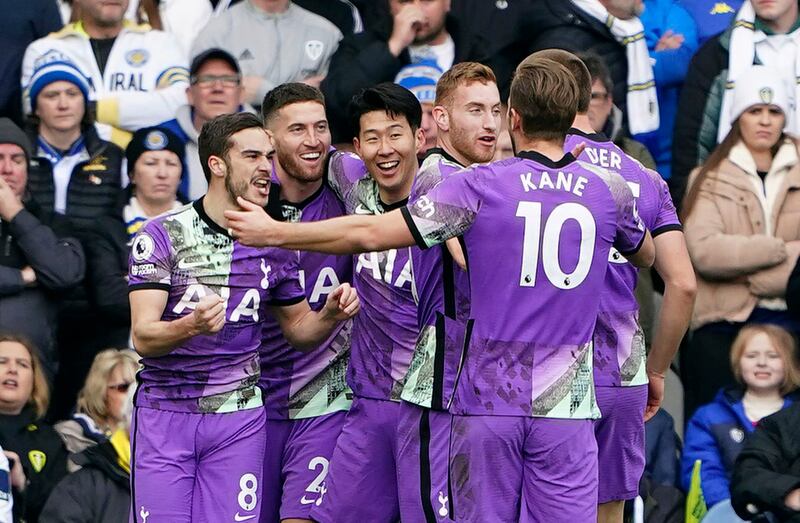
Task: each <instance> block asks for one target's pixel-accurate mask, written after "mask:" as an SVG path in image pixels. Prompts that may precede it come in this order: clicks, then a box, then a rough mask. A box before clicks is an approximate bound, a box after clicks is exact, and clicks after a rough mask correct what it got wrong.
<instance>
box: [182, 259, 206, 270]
mask: <svg viewBox="0 0 800 523" xmlns="http://www.w3.org/2000/svg"><path fill="white" fill-rule="evenodd" d="M204 265H206V262H204V261H201V262H191V263H190V262H187V261H186V260H185V259H180V260H178V269H180V270H182V271H186V270H189V269H196V268H197V267H203V266H204Z"/></svg>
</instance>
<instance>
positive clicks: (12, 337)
mask: <svg viewBox="0 0 800 523" xmlns="http://www.w3.org/2000/svg"><path fill="white" fill-rule="evenodd" d="M2 342H11V343H18V344H20V345H22V346H23V347H25V350H27V351H28V355H29V356H30V357H31V370H32V371H33V390H31V397H30V398H28V401H27V402H26V405H33V407H34V409H35V410H36V418H37V419H39V418H42V417H44V415H45V414H47V407H49V406H50V386H49V385H47V379H46V378H45V377H44V371H42V360H41V359H40V358H39V351H38V350H37V349H36V346H35V345H34V344H33V342H31V341H30V340H29V339H27V338H26V337H24V336H20V335H17V334H4V333H0V343H2Z"/></svg>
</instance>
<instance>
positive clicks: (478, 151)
mask: <svg viewBox="0 0 800 523" xmlns="http://www.w3.org/2000/svg"><path fill="white" fill-rule="evenodd" d="M447 112H448V113H449V118H448V124H449V125H448V133H449V137H450V143H451V144H452V146H453V148H454V149H455V150H456V152H457V153H458V154H459V155H460V156H462V157H463V158H464V160H466V164H467V165H469V164H472V163H484V162H488V161H490V160H491V159H492V158H493V157H494V153H495V149H496V148H497V133H498V132H499V131H500V127H501V124H502V118H501V114H500V92H499V91H498V90H497V84H495V83H492V82H487V83H485V84H484V83H481V82H472V83H470V84H467V85H464V84H462V85H460V86H458V87H457V88H456V90H455V91H454V92H453V97H452V101H451V104H450V107H449V108H448V109H447Z"/></svg>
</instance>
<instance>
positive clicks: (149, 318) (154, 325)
mask: <svg viewBox="0 0 800 523" xmlns="http://www.w3.org/2000/svg"><path fill="white" fill-rule="evenodd" d="M168 296H169V293H168V292H167V291H165V290H162V289H138V290H134V291H131V293H130V294H129V299H130V302H131V336H132V338H133V347H134V348H135V349H136V352H138V353H139V355H141V356H143V357H145V358H155V357H158V356H165V355H167V354H169V353H170V352H172V350H173V349H174V348H175V347H177V346H178V345H180V344H181V343H183V342H185V341H186V340H188V339H189V338H192V337H194V336H197V335H199V334H214V333H217V332H219V331H220V330H221V329H222V326H223V325H224V324H225V305H224V301H223V299H222V298H220V297H219V296H217V295H216V294H212V295H210V296H204V297H202V298H200V301H199V302H198V303H197V306H196V307H195V309H194V310H193V311H192V313H191V314H187V315H186V316H183V317H181V318H178V319H177V320H172V321H162V320H161V315H162V314H163V313H164V307H166V305H167V298H168Z"/></svg>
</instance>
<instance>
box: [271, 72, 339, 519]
mask: <svg viewBox="0 0 800 523" xmlns="http://www.w3.org/2000/svg"><path fill="white" fill-rule="evenodd" d="M261 113H262V115H263V119H264V125H265V126H266V128H267V130H268V131H269V133H270V135H271V136H272V142H273V144H274V146H275V157H274V161H273V165H274V172H273V184H272V186H271V188H270V194H269V202H268V203H267V210H268V212H270V214H271V215H272V216H273V217H275V219H278V220H285V221H289V222H308V221H316V220H324V219H327V218H334V217H336V216H342V215H343V214H345V211H344V206H343V205H342V202H341V201H340V200H339V199H338V198H337V196H336V194H335V193H334V192H333V190H332V189H331V188H330V186H329V185H328V184H327V183H325V180H324V178H325V173H326V171H327V166H328V151H329V149H330V146H331V134H330V130H329V129H328V120H327V117H326V116H325V99H324V97H323V96H322V93H321V92H320V91H319V89H317V88H316V87H311V86H309V85H306V84H303V83H288V84H283V85H280V86H278V87H276V88H275V89H273V90H272V91H270V92H269V93H267V96H266V97H265V98H264V102H263V103H262V104H261ZM300 275H301V284H302V286H303V289H304V290H305V295H306V299H307V300H308V303H309V305H310V306H311V308H312V309H315V310H317V309H319V308H321V307H322V306H323V305H324V303H325V299H326V298H327V296H328V295H329V294H330V293H331V292H332V291H333V290H334V289H335V288H336V287H338V286H339V284H340V283H342V282H350V281H352V278H353V258H352V256H349V255H347V256H333V255H326V254H319V253H313V252H305V251H304V252H301V253H300ZM351 330H352V323H351V322H347V323H342V324H341V325H340V327H339V328H337V330H335V331H334V332H333V333H332V334H331V335H330V336H329V337H328V338H327V339H326V340H324V341H323V342H322V343H320V344H319V345H318V346H317V347H315V348H314V349H313V350H311V351H310V352H306V353H303V352H301V351H298V350H296V349H293V348H292V347H291V345H290V344H289V342H288V341H287V340H286V338H285V337H284V336H283V334H282V333H281V331H280V326H279V325H278V323H277V322H276V321H275V320H273V319H272V318H267V319H266V321H265V322H264V330H263V334H262V337H263V341H262V344H261V381H260V386H261V389H262V390H263V391H264V406H265V409H266V413H267V428H266V432H267V434H268V437H267V446H266V450H265V455H264V480H263V481H264V489H263V492H264V502H263V505H262V507H261V520H262V521H293V522H298V521H311V516H310V514H311V509H312V508H313V507H315V506H316V505H319V504H320V503H322V501H323V499H324V496H325V494H326V491H327V488H326V486H325V480H326V478H327V473H328V467H329V464H330V460H331V455H332V454H333V449H334V447H335V446H336V439H337V438H338V437H339V433H340V432H341V430H342V426H343V425H344V420H345V416H346V414H347V411H348V410H349V408H350V403H351V397H352V392H351V391H350V389H349V387H348V386H347V382H346V380H345V376H346V373H347V361H348V359H349V355H350V332H351Z"/></svg>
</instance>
